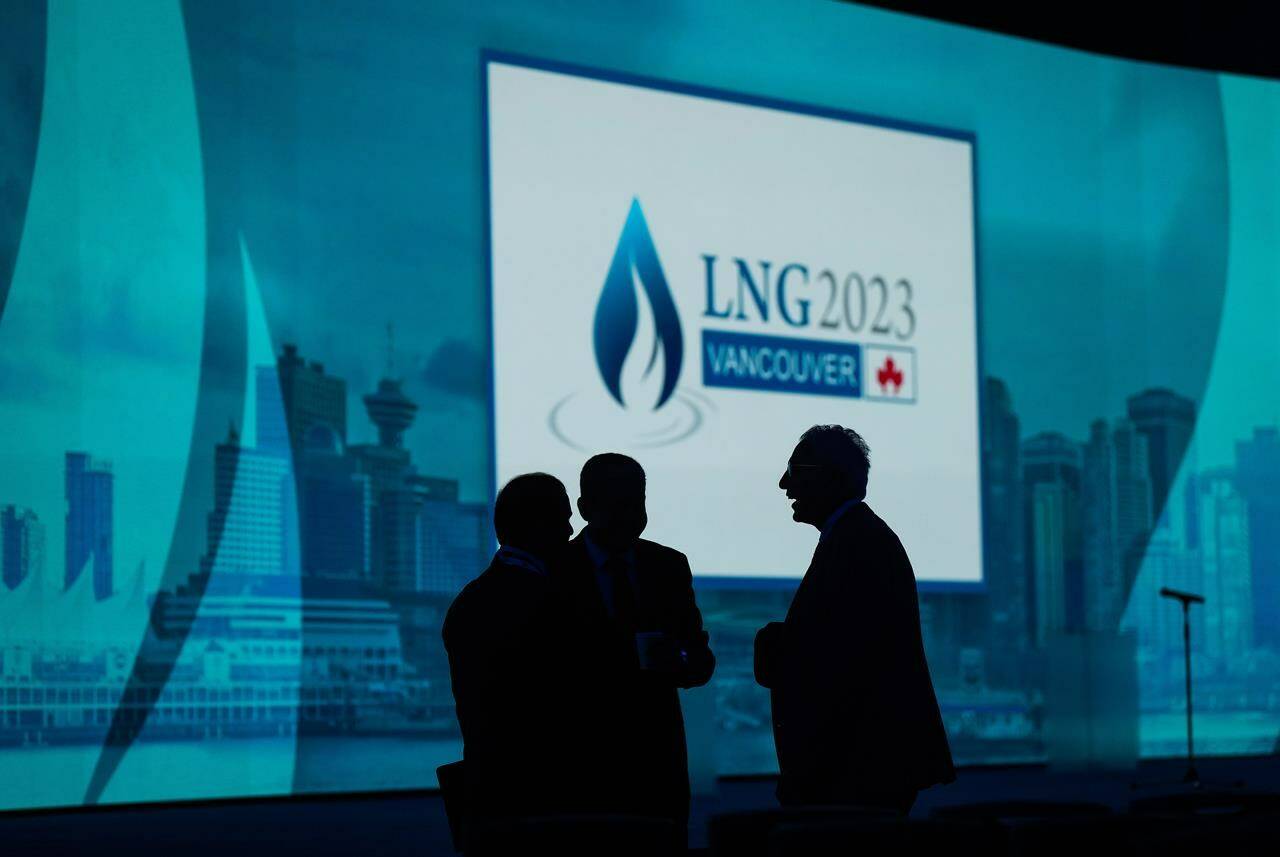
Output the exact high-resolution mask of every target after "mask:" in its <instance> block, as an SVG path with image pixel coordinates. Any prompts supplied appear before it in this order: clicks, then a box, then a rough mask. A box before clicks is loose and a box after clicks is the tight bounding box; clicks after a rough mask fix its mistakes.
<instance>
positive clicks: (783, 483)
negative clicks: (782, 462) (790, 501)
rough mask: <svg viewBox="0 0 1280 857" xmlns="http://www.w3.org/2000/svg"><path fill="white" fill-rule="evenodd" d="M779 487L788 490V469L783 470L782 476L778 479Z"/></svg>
mask: <svg viewBox="0 0 1280 857" xmlns="http://www.w3.org/2000/svg"><path fill="white" fill-rule="evenodd" d="M778 487H779V488H781V489H782V490H783V491H786V490H787V471H785V470H784V471H782V478H781V479H779V480H778Z"/></svg>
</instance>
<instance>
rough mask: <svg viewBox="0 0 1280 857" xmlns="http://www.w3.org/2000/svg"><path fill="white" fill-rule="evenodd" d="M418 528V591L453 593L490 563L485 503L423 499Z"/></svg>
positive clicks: (489, 528)
mask: <svg viewBox="0 0 1280 857" xmlns="http://www.w3.org/2000/svg"><path fill="white" fill-rule="evenodd" d="M418 529H419V532H420V541H421V544H422V551H423V554H422V561H421V564H420V568H421V570H420V572H419V577H418V580H417V581H416V584H415V587H414V588H415V590H416V591H418V592H432V593H436V594H440V595H452V594H454V593H456V592H457V591H458V590H460V589H461V588H462V587H463V586H465V585H466V583H467V582H468V581H470V580H473V579H474V578H475V577H476V575H478V574H479V573H480V572H482V571H484V569H485V566H487V565H488V563H489V552H490V548H491V547H492V546H493V522H492V519H491V516H490V514H489V507H488V505H486V504H484V503H456V502H449V501H441V500H425V501H423V503H422V507H421V509H420V511H419V512H418Z"/></svg>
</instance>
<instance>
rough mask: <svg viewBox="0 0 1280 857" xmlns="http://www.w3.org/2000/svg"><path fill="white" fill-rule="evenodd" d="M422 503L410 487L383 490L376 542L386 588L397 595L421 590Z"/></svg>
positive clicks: (380, 572)
mask: <svg viewBox="0 0 1280 857" xmlns="http://www.w3.org/2000/svg"><path fill="white" fill-rule="evenodd" d="M421 508H422V500H421V499H420V498H419V497H418V495H417V494H415V493H414V491H413V490H412V489H411V488H409V487H403V488H394V489H390V490H387V491H383V492H382V494H381V495H380V496H379V497H378V514H377V518H376V521H375V529H374V543H375V545H376V546H377V552H376V555H377V557H378V560H379V562H380V565H378V566H377V567H376V570H377V573H378V577H379V580H380V581H381V583H382V585H383V586H384V587H386V588H387V589H388V590H391V591H393V592H416V591H418V583H419V581H418V577H419V574H420V573H421V571H422V558H423V551H422V530H421V528H420V527H419V526H418V512H419V510H420V509H421Z"/></svg>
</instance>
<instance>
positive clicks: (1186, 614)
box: [1160, 586, 1204, 788]
mask: <svg viewBox="0 0 1280 857" xmlns="http://www.w3.org/2000/svg"><path fill="white" fill-rule="evenodd" d="M1160 595H1161V597H1163V598H1172V599H1174V600H1175V601H1177V602H1178V603H1179V604H1181V605H1182V658H1183V675H1184V677H1185V679H1186V689H1187V772H1186V773H1185V774H1183V776H1182V781H1183V782H1184V783H1187V784H1188V785H1190V786H1191V787H1192V788H1200V785H1201V783H1200V774H1199V773H1198V772H1197V771H1196V749H1195V739H1194V736H1195V730H1194V728H1193V725H1192V710H1191V605H1192V604H1203V603H1204V596H1203V595H1195V594H1193V593H1190V592H1179V591H1178V590H1176V589H1170V588H1169V587H1167V586H1166V587H1164V588H1163V589H1161V590H1160Z"/></svg>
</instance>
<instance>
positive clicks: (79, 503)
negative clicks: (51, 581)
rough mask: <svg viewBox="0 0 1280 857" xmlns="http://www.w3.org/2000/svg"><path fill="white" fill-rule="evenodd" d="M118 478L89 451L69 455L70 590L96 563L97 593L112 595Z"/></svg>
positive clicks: (67, 574) (65, 580)
mask: <svg viewBox="0 0 1280 857" xmlns="http://www.w3.org/2000/svg"><path fill="white" fill-rule="evenodd" d="M113 496H114V476H113V475H112V473H111V465H110V464H109V463H107V462H101V461H95V460H94V459H92V458H90V457H89V454H88V453H86V452H68V453H67V454H66V498H67V518H66V551H65V554H66V571H65V575H64V578H63V586H64V588H65V589H70V588H71V585H72V584H73V583H75V582H76V580H77V578H79V577H80V574H81V572H83V571H84V569H85V568H86V567H87V566H88V564H89V560H90V559H92V560H93V594H94V597H95V598H97V599H98V600H102V599H103V598H107V597H109V596H110V595H111V590H112V585H113V582H112V580H113V578H112V569H113V561H114V559H113V556H114V551H115V543H114V535H113V530H112V526H113V523H112V522H113V519H114V516H113V502H114V501H113Z"/></svg>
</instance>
